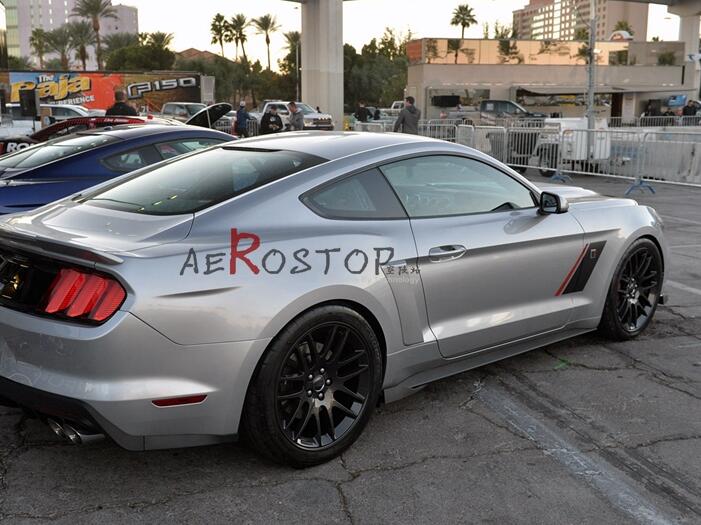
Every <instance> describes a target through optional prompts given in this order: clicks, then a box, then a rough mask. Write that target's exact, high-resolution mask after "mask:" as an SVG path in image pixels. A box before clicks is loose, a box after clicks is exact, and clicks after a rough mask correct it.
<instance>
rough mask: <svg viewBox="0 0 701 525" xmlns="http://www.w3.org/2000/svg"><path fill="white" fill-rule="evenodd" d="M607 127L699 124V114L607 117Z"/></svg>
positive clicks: (700, 121)
mask: <svg viewBox="0 0 701 525" xmlns="http://www.w3.org/2000/svg"><path fill="white" fill-rule="evenodd" d="M607 122H608V127H609V128H671V127H690V126H701V115H698V116H686V117H678V116H667V117H633V118H624V117H609V118H608V119H607Z"/></svg>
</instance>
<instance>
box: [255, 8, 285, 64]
mask: <svg viewBox="0 0 701 525" xmlns="http://www.w3.org/2000/svg"><path fill="white" fill-rule="evenodd" d="M253 25H254V26H256V32H257V33H258V34H259V35H265V45H266V46H267V48H268V69H270V33H274V32H275V31H278V30H279V29H280V26H279V25H278V23H277V20H275V17H274V16H273V15H263V16H261V17H259V18H254V19H253Z"/></svg>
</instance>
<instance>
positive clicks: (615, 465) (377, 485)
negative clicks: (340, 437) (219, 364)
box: [0, 175, 701, 524]
mask: <svg viewBox="0 0 701 525" xmlns="http://www.w3.org/2000/svg"><path fill="white" fill-rule="evenodd" d="M533 179H534V180H536V181H538V182H542V181H544V180H545V179H542V178H540V177H538V176H535V175H534V176H533ZM573 183H574V184H577V185H582V186H584V187H587V188H590V189H594V190H597V191H600V192H602V193H605V194H609V195H622V194H623V192H624V190H625V188H626V187H627V185H628V183H627V182H625V181H617V180H611V179H601V178H592V177H577V178H576V179H575V180H574V181H573ZM656 189H657V190H658V193H657V194H656V195H650V194H642V193H637V194H635V198H636V199H638V200H639V201H640V202H643V203H646V204H651V205H653V206H655V207H656V209H657V210H658V212H659V213H660V214H661V215H662V218H663V219H664V220H665V224H666V233H667V240H668V244H669V245H670V247H671V254H672V260H671V261H669V262H668V265H667V275H666V278H667V287H666V292H667V293H668V294H669V296H670V300H669V303H668V304H667V305H666V306H664V307H662V308H661V309H660V310H658V312H657V316H656V319H655V322H654V323H653V324H652V325H651V327H650V329H649V330H648V331H647V332H646V333H645V334H644V336H643V337H641V338H639V339H638V340H636V341H634V342H628V343H611V342H608V341H606V340H603V339H601V338H599V337H598V336H597V335H596V334H590V335H586V336H582V337H578V338H576V339H573V340H570V341H566V342H563V343H558V344H555V345H551V346H549V347H546V348H543V349H540V350H536V351H533V352H530V353H528V354H525V355H522V356H519V357H516V358H512V359H509V360H506V361H503V362H501V363H498V364H494V365H490V366H487V367H484V368H481V369H478V370H474V371H472V372H469V373H464V374H461V375H458V376H455V377H452V378H449V379H446V380H443V381H441V382H438V383H436V384H433V385H430V386H429V387H427V388H426V389H425V390H423V391H421V392H420V393H418V394H416V395H414V396H412V397H410V398H407V399H404V400H402V401H400V402H398V403H395V404H391V405H387V406H385V407H383V408H381V409H379V410H378V411H377V413H376V415H375V417H374V418H373V420H372V421H371V423H370V425H369V426H368V428H367V429H366V431H365V432H364V434H363V436H362V437H361V438H360V440H359V441H358V442H357V443H356V444H355V446H353V447H352V448H351V449H350V450H349V451H347V452H346V453H345V454H344V455H343V457H342V458H341V459H339V460H336V461H332V462H330V463H328V464H326V465H322V466H320V467H316V468H312V469H308V470H304V471H299V470H291V469H287V468H282V467H278V466H275V465H271V464H269V463H266V462H264V461H262V460H260V459H258V458H257V457H256V456H255V455H253V453H252V452H250V451H249V450H248V449H247V448H245V447H243V446H241V445H225V446H217V447H206V448H197V449H186V450H177V451H156V452H145V453H132V452H126V451H124V450H121V449H120V448H118V447H117V446H116V445H114V444H113V443H111V442H109V441H105V442H101V443H98V444H94V445H87V446H83V447H75V446H73V445H69V444H65V443H64V442H61V441H59V440H58V439H57V438H55V437H54V436H53V434H52V433H51V432H50V431H49V430H48V429H47V428H46V427H45V426H44V425H42V424H41V423H39V422H37V421H35V420H28V419H25V418H24V417H23V416H22V415H21V414H20V413H19V412H18V411H16V410H14V409H1V410H0V520H2V521H5V522H10V523H23V522H28V523H29V522H31V523H37V522H42V521H47V522H48V521H51V522H56V523H64V522H66V523H76V522H78V523H93V522H95V523H120V522H130V523H131V522H134V521H144V522H151V523H154V522H166V521H167V522H171V523H172V522H175V523H181V522H188V523H200V522H209V523H212V522H224V521H227V522H234V523H275V522H280V523H324V524H325V523H428V522H432V523H457V522H460V523H552V524H565V523H577V524H586V523H592V524H593V523H596V524H601V523H616V524H619V523H667V522H669V523H699V522H701V206H699V203H700V202H701V188H699V189H696V188H684V187H675V186H669V185H667V186H663V185H659V184H658V185H657V186H656Z"/></svg>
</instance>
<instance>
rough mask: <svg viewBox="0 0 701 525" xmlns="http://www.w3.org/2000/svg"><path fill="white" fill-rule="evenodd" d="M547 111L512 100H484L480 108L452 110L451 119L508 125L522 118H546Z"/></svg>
mask: <svg viewBox="0 0 701 525" xmlns="http://www.w3.org/2000/svg"><path fill="white" fill-rule="evenodd" d="M546 117H547V115H546V114H545V113H535V112H530V111H528V110H527V109H525V108H524V107H523V106H521V105H520V104H518V103H516V102H514V101H512V100H483V101H482V102H481V103H480V105H479V108H472V109H465V110H462V111H451V112H450V113H448V118H449V119H462V120H463V122H465V124H478V125H484V126H494V125H508V124H510V123H511V121H515V120H521V119H529V120H530V119H535V120H538V119H545V118H546Z"/></svg>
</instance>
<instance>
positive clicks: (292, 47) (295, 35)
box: [278, 31, 302, 94]
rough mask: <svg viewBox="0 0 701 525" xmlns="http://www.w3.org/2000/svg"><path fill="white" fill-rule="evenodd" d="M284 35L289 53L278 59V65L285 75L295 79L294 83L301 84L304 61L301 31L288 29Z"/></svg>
mask: <svg viewBox="0 0 701 525" xmlns="http://www.w3.org/2000/svg"><path fill="white" fill-rule="evenodd" d="M283 36H284V37H285V49H286V50H287V55H285V56H284V57H283V58H282V59H281V60H278V67H279V68H280V72H281V73H282V75H283V77H289V78H290V79H292V80H293V81H294V85H295V86H297V85H298V84H299V68H300V66H301V61H302V50H301V40H302V35H301V34H300V33H299V31H288V32H287V33H283ZM295 94H296V89H295Z"/></svg>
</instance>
